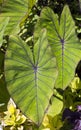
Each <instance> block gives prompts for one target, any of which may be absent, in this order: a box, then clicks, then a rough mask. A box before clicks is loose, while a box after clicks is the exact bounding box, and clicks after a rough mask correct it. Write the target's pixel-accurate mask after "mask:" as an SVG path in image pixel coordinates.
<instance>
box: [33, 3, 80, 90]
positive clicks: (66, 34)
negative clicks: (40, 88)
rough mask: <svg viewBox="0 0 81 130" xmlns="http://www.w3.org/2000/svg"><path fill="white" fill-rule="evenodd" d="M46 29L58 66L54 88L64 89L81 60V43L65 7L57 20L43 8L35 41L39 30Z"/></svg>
mask: <svg viewBox="0 0 81 130" xmlns="http://www.w3.org/2000/svg"><path fill="white" fill-rule="evenodd" d="M43 27H45V28H46V29H47V36H48V40H49V43H50V45H51V48H52V50H53V53H54V55H55V56H56V61H57V66H58V71H59V72H58V78H57V80H56V84H55V86H56V87H59V88H65V87H66V86H67V85H68V84H69V82H70V81H71V80H72V78H73V77H74V74H75V68H76V65H77V64H78V62H79V60H80V59H81V43H80V42H79V40H78V38H77V36H76V33H75V23H74V21H73V19H72V16H71V13H70V10H69V7H68V6H67V5H66V6H65V7H64V9H63V12H62V14H61V17H60V21H59V18H58V16H57V15H56V14H54V12H53V11H52V10H51V9H50V8H48V7H47V8H44V9H43V11H42V13H41V16H40V19H39V21H38V23H37V25H36V31H35V34H34V35H35V40H36V39H37V37H38V32H39V31H40V29H41V28H43Z"/></svg>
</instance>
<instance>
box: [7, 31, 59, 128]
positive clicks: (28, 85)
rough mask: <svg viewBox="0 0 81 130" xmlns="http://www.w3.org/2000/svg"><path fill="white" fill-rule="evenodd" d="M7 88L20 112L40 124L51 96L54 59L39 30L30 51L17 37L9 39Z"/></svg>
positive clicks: (55, 74) (43, 32)
mask: <svg viewBox="0 0 81 130" xmlns="http://www.w3.org/2000/svg"><path fill="white" fill-rule="evenodd" d="M5 74H6V75H5V76H6V82H7V87H8V90H9V92H10V94H11V95H12V97H13V99H14V100H15V102H16V103H17V105H18V106H19V107H20V109H21V110H22V112H23V113H25V115H26V116H28V117H29V118H30V119H31V120H33V121H34V122H35V123H36V124H38V125H39V124H40V123H41V121H42V118H43V116H44V113H45V111H46V109H47V107H48V104H49V99H50V97H51V96H52V94H53V88H54V82H55V79H56V76H57V69H56V60H55V58H54V56H53V55H52V53H51V49H50V46H49V45H48V41H47V38H46V30H43V31H42V32H41V34H40V37H39V39H38V41H37V43H36V44H35V46H34V49H33V52H32V51H31V50H30V48H29V46H28V45H26V43H25V42H23V41H22V40H21V39H20V38H19V37H18V36H12V37H11V38H10V41H9V46H8V49H7V53H6V59H5Z"/></svg>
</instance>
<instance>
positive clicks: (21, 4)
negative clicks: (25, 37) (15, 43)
mask: <svg viewBox="0 0 81 130" xmlns="http://www.w3.org/2000/svg"><path fill="white" fill-rule="evenodd" d="M35 2H36V0H6V1H3V6H2V8H1V9H0V12H1V13H0V18H1V17H4V16H5V17H10V21H9V24H8V26H7V28H6V34H12V33H14V32H15V33H16V34H17V33H18V31H19V25H20V23H22V22H24V20H25V19H26V18H27V17H28V14H29V12H30V11H31V8H32V7H33V5H34V4H35Z"/></svg>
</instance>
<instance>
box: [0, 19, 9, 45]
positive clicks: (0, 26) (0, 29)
mask: <svg viewBox="0 0 81 130" xmlns="http://www.w3.org/2000/svg"><path fill="white" fill-rule="evenodd" d="M8 22H9V17H7V18H6V17H0V47H1V46H2V43H3V35H4V32H5V29H6V26H7V25H8Z"/></svg>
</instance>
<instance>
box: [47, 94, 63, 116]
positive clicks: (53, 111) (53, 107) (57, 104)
mask: <svg viewBox="0 0 81 130" xmlns="http://www.w3.org/2000/svg"><path fill="white" fill-rule="evenodd" d="M62 108H63V99H62V96H61V95H59V94H58V93H57V94H56V95H55V96H53V97H52V99H51V104H50V107H49V110H48V115H51V116H56V115H58V114H59V113H60V112H61V111H62Z"/></svg>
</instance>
